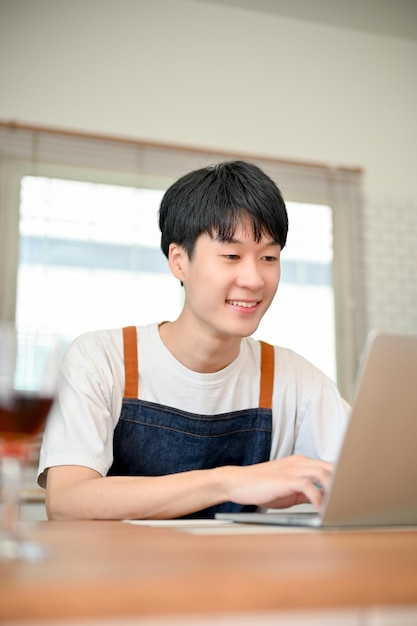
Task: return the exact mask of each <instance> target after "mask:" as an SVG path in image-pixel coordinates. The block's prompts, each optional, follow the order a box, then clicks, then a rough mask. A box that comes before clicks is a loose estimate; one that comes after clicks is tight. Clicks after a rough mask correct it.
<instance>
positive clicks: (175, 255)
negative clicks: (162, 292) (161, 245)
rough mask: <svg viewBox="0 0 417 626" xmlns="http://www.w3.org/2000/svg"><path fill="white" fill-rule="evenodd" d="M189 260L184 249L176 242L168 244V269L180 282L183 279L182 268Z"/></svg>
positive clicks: (183, 268)
mask: <svg viewBox="0 0 417 626" xmlns="http://www.w3.org/2000/svg"><path fill="white" fill-rule="evenodd" d="M188 262H189V259H188V254H187V252H186V250H185V249H184V248H183V247H182V246H180V245H179V244H177V243H170V244H169V251H168V265H169V269H170V270H171V272H172V273H173V275H174V276H175V278H178V280H180V281H181V282H183V279H184V270H185V268H186V266H187V264H188Z"/></svg>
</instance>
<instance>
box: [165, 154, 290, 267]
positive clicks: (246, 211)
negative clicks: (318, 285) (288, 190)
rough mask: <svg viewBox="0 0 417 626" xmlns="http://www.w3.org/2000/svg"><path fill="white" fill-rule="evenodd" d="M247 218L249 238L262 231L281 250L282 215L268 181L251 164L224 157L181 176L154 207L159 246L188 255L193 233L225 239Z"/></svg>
mask: <svg viewBox="0 0 417 626" xmlns="http://www.w3.org/2000/svg"><path fill="white" fill-rule="evenodd" d="M247 218H249V221H250V224H251V227H252V232H253V236H254V240H255V241H260V239H261V237H262V236H263V235H264V234H267V235H269V236H270V237H272V239H273V240H274V241H276V243H277V244H279V245H280V246H281V248H283V247H284V246H285V242H286V239H287V232H288V215H287V210H286V208H285V202H284V199H283V197H282V195H281V192H280V190H279V189H278V187H277V186H276V184H275V183H274V181H273V180H272V179H271V178H270V177H269V176H268V175H267V174H265V172H263V171H262V170H261V169H260V168H259V167H257V166H256V165H254V164H253V163H248V162H246V161H226V162H223V163H218V164H217V165H211V166H209V167H205V168H202V169H198V170H195V171H193V172H190V173H188V174H186V175H185V176H182V177H181V178H180V179H179V180H177V181H176V182H175V183H174V184H173V185H171V187H169V189H168V190H167V191H166V192H165V194H164V196H163V198H162V201H161V206H160V209H159V228H160V230H161V248H162V251H163V253H164V254H165V256H166V257H168V252H169V245H170V244H171V243H177V244H179V245H181V246H182V247H183V248H184V249H185V250H186V251H187V254H188V256H189V258H191V257H192V254H193V250H194V245H195V242H196V239H197V237H199V236H200V235H201V234H203V233H207V234H209V235H210V236H212V237H215V238H217V239H219V240H220V241H230V240H231V239H232V238H233V235H234V233H235V230H236V227H237V226H238V225H239V224H241V223H242V221H244V220H245V219H247Z"/></svg>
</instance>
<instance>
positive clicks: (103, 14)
mask: <svg viewBox="0 0 417 626" xmlns="http://www.w3.org/2000/svg"><path fill="white" fill-rule="evenodd" d="M416 77H417V41H416V40H411V39H396V38H390V37H385V36H380V35H373V34H366V33H364V32H359V31H353V30H348V29H341V28H336V27H333V26H328V25H319V24H315V23H312V22H305V21H299V20H292V19H288V18H282V17H276V16H273V15H268V14H264V13H258V12H255V11H250V10H245V9H238V8H236V7H230V6H222V5H218V4H210V3H209V2H201V1H198V2H197V1H195V0H72V1H71V2H67V1H66V0H0V84H1V85H2V87H1V97H0V120H9V119H13V120H17V121H20V122H27V123H33V124H40V125H47V126H55V127H63V128H69V129H76V130H85V131H88V132H95V131H96V132H99V133H106V134H116V135H124V136H129V137H130V136H133V137H136V138H139V139H149V140H155V141H163V142H174V143H180V144H189V145H195V146H198V147H207V148H213V149H217V150H218V149H225V150H227V149H228V150H233V151H242V152H245V153H254V154H263V155H272V156H275V157H283V158H292V159H299V160H312V161H319V162H324V163H327V164H338V165H348V166H360V167H362V168H363V170H364V172H365V176H364V209H365V210H364V229H365V230H364V241H365V244H366V246H367V248H368V252H367V253H366V254H365V255H364V258H363V268H364V273H365V277H366V284H367V288H368V294H369V302H368V305H367V311H368V325H369V326H380V327H386V328H390V329H393V330H404V331H406V332H417V197H416V188H415V177H416V163H417V115H416V111H417V80H416ZM399 281H400V286H399Z"/></svg>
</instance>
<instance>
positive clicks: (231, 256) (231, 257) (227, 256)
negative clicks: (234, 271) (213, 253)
mask: <svg viewBox="0 0 417 626" xmlns="http://www.w3.org/2000/svg"><path fill="white" fill-rule="evenodd" d="M223 258H225V259H228V260H229V261H236V260H237V259H238V258H239V255H238V254H223Z"/></svg>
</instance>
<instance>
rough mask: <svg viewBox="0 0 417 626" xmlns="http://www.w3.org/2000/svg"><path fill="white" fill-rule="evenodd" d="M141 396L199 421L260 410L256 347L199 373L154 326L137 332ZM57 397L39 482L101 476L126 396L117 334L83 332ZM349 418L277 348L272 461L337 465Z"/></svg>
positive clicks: (325, 388) (315, 378) (306, 368)
mask: <svg viewBox="0 0 417 626" xmlns="http://www.w3.org/2000/svg"><path fill="white" fill-rule="evenodd" d="M137 330H138V360H139V373H140V374H139V376H140V377H139V396H140V398H141V399H142V400H146V401H149V402H154V403H157V404H161V405H165V406H170V407H173V408H176V409H179V410H183V411H188V412H191V413H197V414H201V415H216V414H220V413H228V412H230V411H237V410H243V409H247V408H251V407H257V406H258V401H259V387H260V343H259V342H258V341H256V340H254V339H252V338H250V337H248V338H245V339H243V340H242V342H241V348H240V353H239V355H238V357H237V358H236V359H235V360H234V361H233V362H232V363H231V364H230V365H228V366H227V367H225V368H224V369H222V370H220V371H219V372H214V373H210V374H201V373H198V372H194V371H192V370H189V369H187V368H186V367H184V366H183V365H182V364H181V363H179V362H178V361H177V360H176V359H175V358H174V357H173V356H172V354H171V353H170V352H169V350H168V349H167V348H166V347H165V345H164V343H163V342H162V340H161V338H160V335H159V332H158V324H156V323H155V324H151V325H149V326H141V327H138V329H137ZM62 374H63V376H62V381H61V385H60V390H59V393H58V398H57V400H56V402H55V403H54V406H53V409H52V412H51V415H50V418H49V419H48V422H47V426H46V430H45V435H44V439H43V442H42V448H41V454H40V462H39V474H38V481H39V484H40V485H41V486H45V478H46V470H47V468H48V467H52V466H56V465H82V466H86V467H89V468H91V469H94V470H96V471H97V472H99V473H100V474H102V475H103V476H105V475H106V474H107V472H108V470H109V468H110V467H111V465H112V462H113V432H114V429H115V427H116V425H117V422H118V419H119V417H120V413H121V406H122V401H123V392H124V382H125V381H124V379H125V374H124V362H123V338H122V331H121V329H114V330H102V331H97V332H92V333H86V334H84V335H81V336H80V337H79V338H78V339H76V340H75V341H74V342H73V343H72V344H71V346H70V347H69V349H68V350H67V353H66V355H65V358H64V363H63V369H62ZM348 414H349V406H348V404H347V403H346V402H345V401H344V400H343V399H342V398H341V396H340V394H339V392H338V390H337V388H336V385H335V384H334V383H333V381H331V380H330V379H329V378H328V377H327V376H325V374H323V372H321V371H320V370H319V369H317V368H316V367H315V366H313V365H312V364H311V363H309V362H308V361H307V360H306V359H304V358H303V357H301V356H300V355H298V354H296V353H295V352H293V351H292V350H288V349H286V348H279V347H275V373H274V393H273V407H272V445H271V459H277V458H282V457H284V456H288V455H291V454H304V455H306V456H309V457H311V458H316V459H324V460H329V461H332V460H335V458H336V457H337V454H338V451H339V447H340V443H341V440H342V438H343V434H344V431H345V427H346V423H347V418H348Z"/></svg>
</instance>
